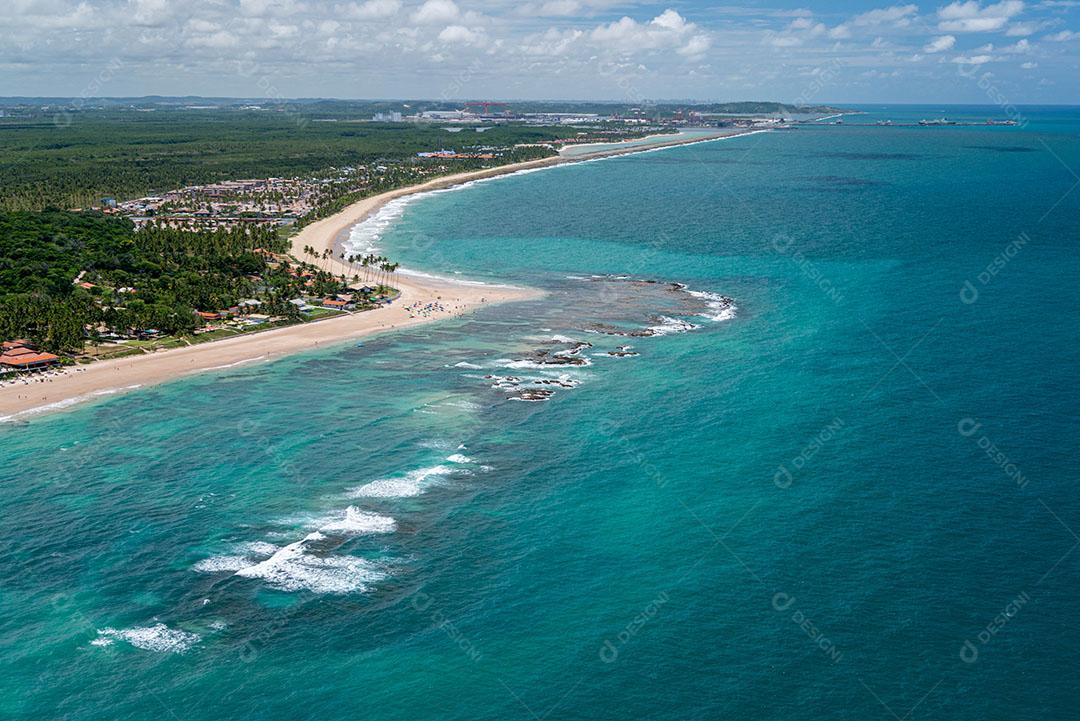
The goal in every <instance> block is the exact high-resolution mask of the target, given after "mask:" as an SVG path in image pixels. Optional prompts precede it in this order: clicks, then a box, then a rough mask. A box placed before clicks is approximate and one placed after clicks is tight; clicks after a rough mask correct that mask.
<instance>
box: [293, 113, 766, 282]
mask: <svg viewBox="0 0 1080 721" xmlns="http://www.w3.org/2000/svg"><path fill="white" fill-rule="evenodd" d="M757 132H762V131H761V130H760V129H750V128H738V129H725V130H717V132H716V133H714V134H708V135H706V134H702V135H694V136H693V137H681V138H680V137H672V136H671V135H662V134H661V135H651V136H647V138H638V139H637V141H638V143H639V144H636V145H629V144H627V145H626V146H625V147H608V148H605V149H603V150H597V151H595V152H591V153H582V154H580V155H572V156H567V155H555V156H552V157H548V158H540V159H537V160H526V161H522V162H520V163H510V164H507V165H500V166H498V167H495V168H485V169H483V170H470V171H467V172H464V173H454V174H453V175H444V176H441V177H438V178H433V179H431V180H428V181H425V182H423V183H417V184H416V185H410V186H407V187H404V188H398V189H396V190H389V191H387V192H385V193H380V194H379V195H372V196H370V197H367V198H361V199H360V200H358V201H356V202H355V203H353V204H352V205H350V206H349V207H347V208H344V209H343V210H341V211H340V212H338V213H336V214H335V215H332V216H330V217H329V218H323V219H322V220H318V221H315V222H314V223H312V224H311V225H308V226H305V227H304V228H302V229H301V230H300V232H299V233H297V234H296V235H294V236H293V238H292V247H293V254H294V255H297V257H301V255H302V252H303V248H304V246H311V247H312V248H314V249H315V250H316V252H319V253H321V252H322V251H323V250H329V251H330V252H331V255H332V256H333V257H334V258H335V261H334V263H335V267H336V268H337V270H336V271H335V272H337V273H339V274H340V273H345V274H346V275H352V273H353V270H352V269H350V268H348V267H346V266H345V265H344V264H343V263H341V262H340V261H338V260H336V258H337V257H338V253H340V252H341V251H342V250H343V247H344V246H343V243H342V241H343V240H344V239H345V237H346V236H347V235H348V232H349V230H350V229H351V228H352V227H353V226H354V225H356V224H358V223H362V222H363V221H365V220H367V219H368V218H369V217H371V216H372V215H374V214H375V213H377V212H379V210H381V209H382V208H383V206H385V205H386V204H387V203H389V202H390V201H392V200H397V199H398V198H404V197H406V196H409V195H417V194H420V193H428V192H431V191H433V190H443V189H445V188H451V187H454V186H456V185H462V184H463V183H468V182H472V181H474V180H485V179H488V178H497V177H499V176H502V175H512V174H513V173H519V172H521V171H523V170H537V169H541V168H551V167H555V166H557V165H568V164H571V163H582V162H586V161H589V160H598V159H600V158H610V157H615V156H618V155H630V154H633V153H644V152H648V151H652V150H658V149H661V148H672V147H676V146H679V145H692V144H694V143H705V142H710V141H713V140H719V139H721V138H731V137H735V136H738V135H749V134H751V133H757ZM652 138H655V139H656V140H657V142H654V143H648V144H643V143H640V141H641V140H645V139H652ZM665 138H666V140H665ZM625 142H627V143H630V142H634V141H625ZM399 275H400V274H399Z"/></svg>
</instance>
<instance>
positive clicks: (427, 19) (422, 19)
mask: <svg viewBox="0 0 1080 721" xmlns="http://www.w3.org/2000/svg"><path fill="white" fill-rule="evenodd" d="M460 14H461V10H459V9H458V6H457V3H455V2H454V0H426V2H425V3H424V4H423V5H421V6H420V7H419V8H418V9H417V10H416V12H414V13H413V14H412V21H413V22H414V23H417V24H419V25H434V24H436V23H448V22H450V21H452V20H456V19H457V17H458V16H459V15H460Z"/></svg>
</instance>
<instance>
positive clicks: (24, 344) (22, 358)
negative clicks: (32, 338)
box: [0, 340, 60, 371]
mask: <svg viewBox="0 0 1080 721" xmlns="http://www.w3.org/2000/svg"><path fill="white" fill-rule="evenodd" d="M0 350H2V355H0V366H3V367H4V368H5V369H7V370H20V371H26V370H38V369H39V368H46V367H48V366H51V365H52V364H53V363H58V362H59V361H60V356H55V355H53V354H52V353H42V352H39V351H37V350H35V349H34V348H33V346H32V345H31V344H30V342H29V341H25V340H9V341H5V342H4V343H3V347H2V348H0Z"/></svg>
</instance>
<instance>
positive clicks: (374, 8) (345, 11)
mask: <svg viewBox="0 0 1080 721" xmlns="http://www.w3.org/2000/svg"><path fill="white" fill-rule="evenodd" d="M399 10H401V0H367V2H360V3H357V2H351V3H346V4H344V5H338V7H337V12H338V13H339V14H340V15H343V16H344V17H346V18H351V19H355V20H378V19H382V18H388V17H393V16H394V15H397V13H398V11H399Z"/></svg>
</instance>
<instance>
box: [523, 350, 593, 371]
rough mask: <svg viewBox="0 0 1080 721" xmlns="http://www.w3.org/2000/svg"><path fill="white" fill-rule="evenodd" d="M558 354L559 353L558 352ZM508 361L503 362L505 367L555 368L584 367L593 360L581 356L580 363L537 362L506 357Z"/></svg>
mask: <svg viewBox="0 0 1080 721" xmlns="http://www.w3.org/2000/svg"><path fill="white" fill-rule="evenodd" d="M556 355H557V354H556ZM505 360H506V362H505V363H503V364H502V366H503V368H515V369H517V368H530V369H532V370H553V369H555V368H568V367H569V368H574V367H576V368H582V367H584V366H591V365H592V361H591V360H589V359H588V358H585V357H581V362H580V363H537V362H536V361H532V360H528V359H521V360H510V359H505Z"/></svg>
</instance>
